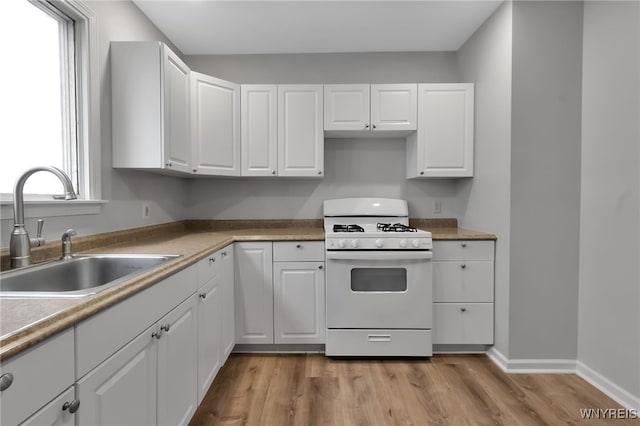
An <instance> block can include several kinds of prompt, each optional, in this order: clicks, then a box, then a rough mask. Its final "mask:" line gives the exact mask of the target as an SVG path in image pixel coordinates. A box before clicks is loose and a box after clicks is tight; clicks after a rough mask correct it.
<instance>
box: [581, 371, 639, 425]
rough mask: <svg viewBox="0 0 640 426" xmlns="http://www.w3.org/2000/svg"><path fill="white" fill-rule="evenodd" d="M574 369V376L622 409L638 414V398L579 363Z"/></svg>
mask: <svg viewBox="0 0 640 426" xmlns="http://www.w3.org/2000/svg"><path fill="white" fill-rule="evenodd" d="M576 367H577V368H576V374H577V375H578V376H580V377H582V378H583V379H585V380H586V381H587V382H589V383H590V384H592V385H593V386H595V387H596V388H598V389H599V390H600V391H601V392H602V393H604V394H605V395H607V396H608V397H609V398H611V399H613V400H614V401H616V402H617V403H619V404H620V405H622V406H623V407H624V408H627V409H629V410H636V411H637V412H638V413H640V397H638V396H634V395H632V394H631V393H629V392H627V391H626V390H624V389H622V388H621V387H620V386H618V385H616V384H615V383H613V382H612V381H611V380H609V379H607V378H606V377H604V376H603V375H601V374H600V373H598V372H597V371H595V370H593V369H592V368H591V367H589V366H587V365H585V364H584V363H582V362H580V361H578V363H577V366H576Z"/></svg>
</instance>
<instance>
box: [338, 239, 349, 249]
mask: <svg viewBox="0 0 640 426" xmlns="http://www.w3.org/2000/svg"><path fill="white" fill-rule="evenodd" d="M346 245H347V241H346V240H339V241H338V247H340V248H344V247H345V246H346Z"/></svg>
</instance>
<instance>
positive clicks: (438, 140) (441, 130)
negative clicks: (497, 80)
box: [416, 84, 473, 177]
mask: <svg viewBox="0 0 640 426" xmlns="http://www.w3.org/2000/svg"><path fill="white" fill-rule="evenodd" d="M418 103H419V105H420V117H419V118H418V133H417V150H416V151H417V152H416V157H417V161H418V164H417V171H418V174H419V175H420V176H424V177H429V176H433V177H470V176H473V84H420V85H419V95H418Z"/></svg>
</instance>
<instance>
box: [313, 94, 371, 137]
mask: <svg viewBox="0 0 640 426" xmlns="http://www.w3.org/2000/svg"><path fill="white" fill-rule="evenodd" d="M369 99H370V93H369V85H368V84H326V85H325V86H324V130H328V131H331V130H369V128H370V123H371V121H370V116H369V104H370V100H369Z"/></svg>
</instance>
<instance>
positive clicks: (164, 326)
mask: <svg viewBox="0 0 640 426" xmlns="http://www.w3.org/2000/svg"><path fill="white" fill-rule="evenodd" d="M170 328H171V324H169V323H166V324H165V325H163V326H161V327H160V330H164V331H166V332H169V329H170Z"/></svg>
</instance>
